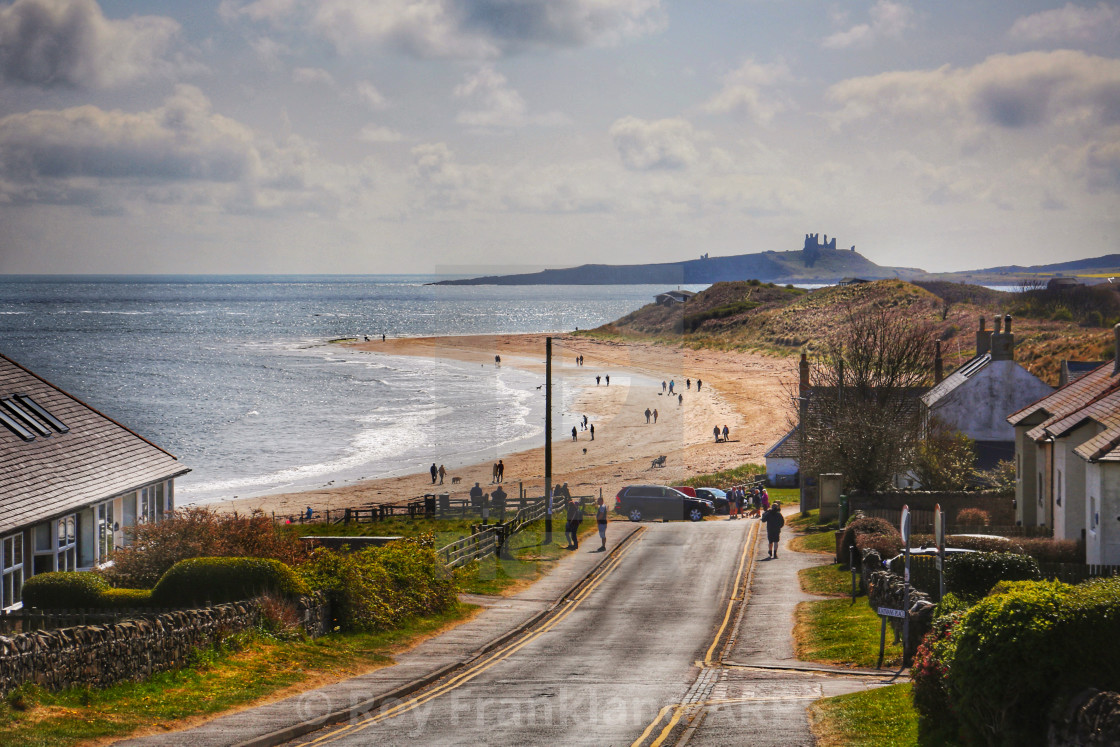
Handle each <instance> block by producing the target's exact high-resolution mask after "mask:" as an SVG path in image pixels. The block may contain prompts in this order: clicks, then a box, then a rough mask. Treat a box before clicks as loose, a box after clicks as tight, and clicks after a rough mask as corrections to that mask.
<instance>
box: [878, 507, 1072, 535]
mask: <svg viewBox="0 0 1120 747" xmlns="http://www.w3.org/2000/svg"><path fill="white" fill-rule="evenodd" d="M859 512H860V513H861V514H863V515H864V516H870V517H875V518H878V519H885V520H886V521H888V522H890V523H891V525H892V526H895V527H897V526H898V525H899V522H900V521H901V520H902V509H901V508H861V509H859ZM910 531H911V532H913V533H914V534H933V511H926V510H924V509H911V510H910ZM945 533H946V534H990V535H996V536H1000V537H1052V536H1054V530H1053V529H1052V528H1050V527H1039V526H980V525H975V524H968V525H965V524H957V525H953V526H946V529H945Z"/></svg>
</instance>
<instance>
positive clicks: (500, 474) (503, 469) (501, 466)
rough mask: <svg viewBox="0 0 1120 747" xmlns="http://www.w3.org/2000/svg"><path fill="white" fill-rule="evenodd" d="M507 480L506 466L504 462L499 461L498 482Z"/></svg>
mask: <svg viewBox="0 0 1120 747" xmlns="http://www.w3.org/2000/svg"><path fill="white" fill-rule="evenodd" d="M505 479H506V466H505V465H504V464H502V460H501V459H499V460H498V482H501V481H502V480H505Z"/></svg>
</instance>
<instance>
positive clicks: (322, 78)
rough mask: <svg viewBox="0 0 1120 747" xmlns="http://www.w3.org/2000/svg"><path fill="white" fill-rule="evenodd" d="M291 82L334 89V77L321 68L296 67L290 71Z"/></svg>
mask: <svg viewBox="0 0 1120 747" xmlns="http://www.w3.org/2000/svg"><path fill="white" fill-rule="evenodd" d="M292 80H293V81H294V82H296V83H302V84H305V85H310V86H327V87H328V88H335V87H336V83H335V82H334V76H333V75H331V74H330V73H329V72H327V71H326V70H324V69H323V68H321V67H297V68H296V69H295V70H293V71H292Z"/></svg>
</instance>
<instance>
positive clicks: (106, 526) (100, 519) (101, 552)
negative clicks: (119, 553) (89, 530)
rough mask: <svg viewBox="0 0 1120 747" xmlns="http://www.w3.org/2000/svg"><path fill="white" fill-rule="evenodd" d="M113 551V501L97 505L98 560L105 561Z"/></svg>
mask: <svg viewBox="0 0 1120 747" xmlns="http://www.w3.org/2000/svg"><path fill="white" fill-rule="evenodd" d="M112 552H113V502H112V501H106V502H105V503H99V504H98V505H97V562H99V563H104V562H105V561H106V560H108V559H109V555H110V553H112Z"/></svg>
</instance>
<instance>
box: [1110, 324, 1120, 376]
mask: <svg viewBox="0 0 1120 747" xmlns="http://www.w3.org/2000/svg"><path fill="white" fill-rule="evenodd" d="M1112 335H1113V338H1112V345H1113V347H1112V351H1113V353H1112V356H1113V357H1114V358H1115V359H1116V362H1115V363H1113V364H1112V375H1113V376H1115V375H1116V374H1120V324H1117V325H1116V326H1115V327H1113V328H1112Z"/></svg>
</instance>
